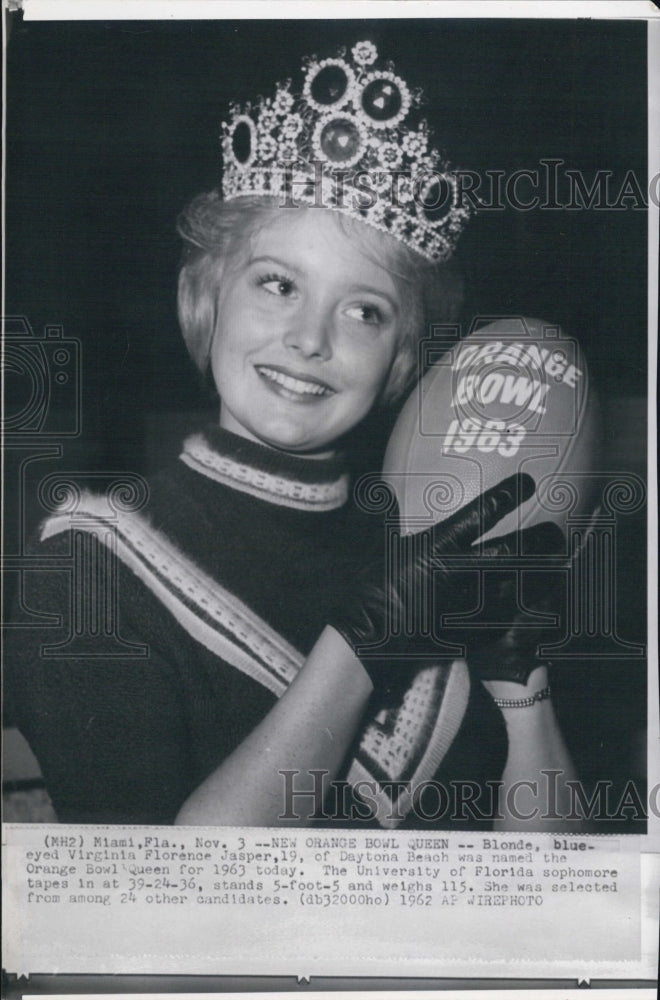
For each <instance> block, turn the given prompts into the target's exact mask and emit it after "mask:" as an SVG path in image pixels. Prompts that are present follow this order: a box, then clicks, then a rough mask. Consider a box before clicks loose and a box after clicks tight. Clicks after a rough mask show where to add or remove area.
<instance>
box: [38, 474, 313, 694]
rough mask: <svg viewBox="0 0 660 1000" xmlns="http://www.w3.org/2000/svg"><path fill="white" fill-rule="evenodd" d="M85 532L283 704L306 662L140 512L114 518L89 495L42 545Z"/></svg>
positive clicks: (56, 520)
mask: <svg viewBox="0 0 660 1000" xmlns="http://www.w3.org/2000/svg"><path fill="white" fill-rule="evenodd" d="M70 529H71V530H74V531H81V530H82V531H85V532H87V533H89V534H93V535H96V536H97V537H99V538H100V540H101V541H103V542H104V543H105V544H107V535H108V530H109V531H110V532H111V533H112V534H111V538H112V539H113V542H114V545H115V547H116V555H117V556H118V558H119V559H121V561H122V562H123V563H124V564H125V565H126V566H128V568H129V569H131V570H132V571H133V572H134V573H135V575H136V576H137V577H138V578H139V579H140V580H141V581H142V582H143V583H144V584H145V586H147V587H148V588H149V589H150V590H151V591H152V593H154V594H155V595H156V597H157V598H158V599H159V600H160V601H161V603H162V604H163V605H164V606H165V607H166V608H167V609H168V610H169V611H170V612H171V614H172V615H173V616H174V617H175V619H176V620H177V621H178V622H179V624H180V625H181V626H182V627H183V628H184V629H185V630H186V632H187V633H188V634H189V635H190V636H192V638H193V639H196V640H197V641H198V642H200V643H202V645H204V646H205V647H206V648H207V649H208V650H210V652H212V653H214V654H215V655H216V656H219V657H221V658H222V659H224V660H226V661H227V662H228V663H230V664H231V665H232V666H233V667H236V669H238V670H240V671H241V672H242V673H244V674H246V675H247V676H249V677H251V678H252V679H253V680H255V681H257V682H258V683H260V684H262V685H263V686H264V687H266V688H267V689H268V690H269V691H272V693H273V694H274V695H276V696H277V697H279V696H280V695H281V694H282V693H283V692H284V691H285V690H286V688H287V686H288V685H289V684H290V683H291V681H292V680H293V678H294V677H295V676H296V674H297V673H298V670H299V669H300V666H301V665H302V662H303V657H302V655H301V654H300V653H299V652H298V651H297V650H296V649H294V647H293V646H291V645H290V644H289V643H288V642H286V640H285V639H283V638H282V637H281V636H280V635H279V634H278V633H277V632H276V631H275V630H274V629H272V628H270V626H269V625H267V623H266V622H264V621H263V619H261V618H260V617H259V616H258V615H255V614H254V612H253V611H251V610H250V608H248V606H247V605H246V604H244V603H243V602H242V601H241V600H239V599H238V598H237V597H235V596H234V595H233V594H231V593H230V592H229V591H228V590H226V589H225V588H224V587H222V586H220V584H218V583H217V582H216V581H215V580H213V579H211V578H210V577H209V576H207V575H206V574H205V573H204V572H203V571H202V570H200V569H199V567H197V566H196V565H195V564H194V563H192V561H191V560H190V559H188V558H187V557H186V556H184V555H183V554H182V553H181V552H180V551H179V550H178V549H177V548H176V546H175V545H173V544H172V542H170V541H169V539H167V538H166V537H165V536H164V535H163V534H161V533H160V532H159V531H158V530H157V529H155V528H153V527H152V526H151V525H150V524H149V522H148V521H147V520H146V519H145V518H144V517H143V516H141V515H140V514H139V513H138V512H136V511H131V512H117V511H116V510H111V508H110V507H109V505H108V503H107V502H106V501H105V500H104V499H103V498H102V497H96V496H93V495H91V494H87V495H84V496H83V497H82V499H81V501H80V503H79V505H78V507H77V510H76V513H75V515H73V516H72V515H70V514H62V515H55V516H54V517H52V518H49V519H48V520H47V521H46V523H45V525H44V527H43V529H42V535H41V538H42V541H44V540H45V539H47V538H51V537H52V536H53V535H56V534H60V533H61V532H64V531H68V530H70Z"/></svg>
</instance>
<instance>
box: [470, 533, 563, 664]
mask: <svg viewBox="0 0 660 1000" xmlns="http://www.w3.org/2000/svg"><path fill="white" fill-rule="evenodd" d="M547 527H553V528H554V527H555V526H554V525H552V526H547ZM557 532H559V529H558V528H557V529H556V531H553V532H550V531H548V537H547V539H546V540H544V538H543V536H542V535H541V534H540V533H538V534H537V537H536V539H535V548H534V551H533V552H531V551H529V550H528V549H527V548H526V547H525V536H526V534H527V533H526V532H522V533H521V535H522V536H523V537H522V539H521V541H522V548H521V551H520V554H521V555H523V556H533V557H534V558H533V559H531V560H528V564H529V563H530V562H531V563H532V564H533V566H534V569H529V568H528V569H525V570H521V568H520V567H518V569H517V570H516V572H517V576H518V580H517V598H516V602H515V603H516V609H515V613H514V615H513V617H512V619H511V624H510V626H509V628H507V629H506V630H505V631H504V632H503V633H502V635H500V636H499V637H498V638H495V639H491V638H490V637H485V638H484V641H482V642H473V643H471V644H470V648H469V651H468V665H469V667H470V670H471V672H472V673H473V674H475V675H476V676H477V677H478V678H479V679H480V680H484V681H496V680H506V681H514V682H516V683H518V684H526V683H527V679H528V677H529V675H530V674H531V672H532V671H533V670H534V669H535V668H536V667H539V666H541V664H543V663H545V664H547V662H548V661H547V658H541V657H539V655H538V650H539V646H540V645H541V644H542V643H545V642H548V641H550V640H551V639H552V637H553V633H554V635H555V637H557V630H558V628H559V623H560V621H561V609H562V607H563V604H564V600H565V594H564V586H563V584H564V580H565V576H564V574H562V573H561V572H557V570H558V568H561V566H564V565H565V564H566V557H565V556H564V557H563V558H561V559H557V554H556V548H555V545H554V538H555V536H556V533H557ZM562 635H563V633H562ZM559 637H560V638H561V636H559Z"/></svg>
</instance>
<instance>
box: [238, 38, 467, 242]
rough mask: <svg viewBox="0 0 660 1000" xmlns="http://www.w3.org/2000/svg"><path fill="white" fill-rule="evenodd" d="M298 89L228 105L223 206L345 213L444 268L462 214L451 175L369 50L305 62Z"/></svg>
mask: <svg viewBox="0 0 660 1000" xmlns="http://www.w3.org/2000/svg"><path fill="white" fill-rule="evenodd" d="M303 73H304V80H303V85H302V90H301V91H300V92H298V93H297V92H295V91H294V90H292V82H291V81H287V82H286V83H283V84H278V85H277V87H276V91H275V96H274V97H272V98H271V97H260V98H258V99H257V101H256V102H255V103H253V104H247V105H245V106H244V107H240V106H239V105H232V106H231V108H230V112H231V117H230V121H229V122H223V125H222V127H223V133H222V149H223V158H224V171H223V179H222V194H223V197H224V198H225V199H226V200H231V199H234V198H240V197H243V196H245V195H252V196H269V197H275V198H277V199H278V201H279V203H280V204H282V205H288V206H296V205H298V206H316V207H325V208H331V209H334V210H335V211H339V212H343V213H345V214H346V215H348V216H351V217H352V218H355V219H359V220H361V221H362V222H365V223H367V224H368V225H370V226H372V227H374V228H375V229H378V230H380V231H381V232H386V233H389V234H390V235H391V236H394V237H395V238H396V239H398V240H401V241H402V242H403V243H405V244H406V245H407V246H409V247H411V249H413V250H415V251H417V253H420V254H422V255H423V256H424V257H426V258H427V259H429V260H437V261H440V260H447V259H448V258H449V257H450V256H451V255H452V253H453V251H454V248H455V246H456V242H457V240H458V237H459V236H460V233H461V231H462V229H463V226H464V225H465V223H466V221H467V219H468V216H469V210H468V208H467V207H466V206H463V205H462V204H461V203H460V197H459V196H460V189H459V185H458V182H457V178H456V176H455V175H454V174H453V173H452V171H451V168H450V166H449V164H448V163H447V162H446V161H445V160H444V159H443V158H442V156H441V154H440V153H439V152H438V150H436V149H433V148H432V147H431V144H430V143H431V135H430V131H429V128H428V125H427V123H426V121H424V120H423V119H421V118H420V117H419V115H418V111H417V109H418V108H419V106H420V103H421V96H422V95H421V91H413V90H411V88H409V87H408V85H407V84H406V83H405V82H404V81H403V80H402V79H401V77H399V76H397V75H396V73H395V72H394V66H393V65H392V64H391V63H386V64H385V65H380V60H379V59H378V52H377V50H376V47H375V45H373V43H372V42H369V41H364V42H358V44H357V45H355V46H354V47H353V48H352V50H351V56H350V57H348V56H347V55H346V52H345V50H341V51H340V52H339V54H338V55H337V56H336V57H335V58H330V59H321V60H319V59H317V57H316V56H312V57H310V58H309V59H306V60H305V61H304V63H303Z"/></svg>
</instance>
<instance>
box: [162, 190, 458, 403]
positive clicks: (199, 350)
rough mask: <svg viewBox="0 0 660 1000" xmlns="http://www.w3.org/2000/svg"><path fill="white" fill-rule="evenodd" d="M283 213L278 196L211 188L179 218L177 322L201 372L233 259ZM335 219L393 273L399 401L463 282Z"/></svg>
mask: <svg viewBox="0 0 660 1000" xmlns="http://www.w3.org/2000/svg"><path fill="white" fill-rule="evenodd" d="M280 211H281V209H280V208H279V207H278V205H277V202H276V200H275V199H272V198H264V197H247V196H246V197H243V198H239V199H236V200H233V201H223V200H222V198H221V197H220V195H219V193H218V192H217V191H211V192H209V193H205V194H200V195H198V196H197V197H196V198H194V199H193V200H192V201H191V202H190V204H189V205H188V206H187V207H186V208H185V209H184V211H183V212H182V213H181V215H180V216H179V219H178V224H177V228H178V231H179V234H180V236H181V237H182V239H183V241H184V254H183V261H182V265H181V270H180V272H179V291H178V310H179V323H180V325H181V330H182V333H183V337H184V340H185V342H186V346H187V347H188V352H189V354H190V356H191V357H192V359H193V361H194V362H195V364H196V365H197V367H198V368H199V370H200V371H201V372H202V373H204V372H206V370H207V369H208V366H209V362H210V354H211V345H212V342H213V335H214V333H215V329H216V324H217V305H218V298H219V292H220V287H221V285H222V281H223V276H224V273H225V271H226V267H227V263H228V261H230V260H232V259H233V258H234V255H238V254H240V253H241V252H242V251H243V250H244V247H245V244H246V242H247V241H248V240H249V239H250V237H251V236H253V235H254V234H255V233H256V232H257V231H258V230H259V228H260V227H261V226H263V225H265V224H267V223H268V222H269V221H271V220H272V219H273V217H274V215H275V213H277V212H280ZM308 211H315V209H308ZM316 211H330V210H329V209H316ZM333 217H334V218H335V219H336V220H337V225H338V226H340V227H341V228H342V229H343V230H344V231H345V232H346V233H347V234H348V235H350V237H351V239H352V240H353V241H358V242H359V245H360V250H361V251H362V252H363V253H364V254H365V256H366V257H369V258H370V259H371V260H372V261H374V262H375V263H377V264H379V265H381V266H382V267H385V268H386V269H387V270H388V271H389V272H390V273H391V274H392V277H393V279H394V281H395V284H396V285H397V290H398V291H399V294H400V296H401V300H402V316H403V321H402V324H401V329H400V334H399V349H398V351H397V353H396V355H395V358H394V360H393V362H392V367H391V369H390V373H389V377H388V380H387V382H386V384H385V386H384V387H383V390H382V393H381V398H380V402H381V403H383V404H393V403H395V402H397V400H399V399H400V398H401V397H402V396H403V395H404V394H405V393H406V391H407V390H408V389H409V388H410V387H411V385H412V384H413V383H414V381H415V378H416V377H417V375H418V374H421V373H418V372H417V345H418V342H419V340H420V339H421V338H422V337H423V336H424V335H425V333H426V331H427V329H429V325H430V324H431V323H433V322H435V323H440V322H452V321H454V320H455V319H456V318H457V315H458V312H459V310H460V304H461V300H462V284H461V282H460V278H459V277H458V275H457V274H456V273H455V271H454V270H453V269H452V268H450V266H449V265H447V264H432V263H429V262H428V261H426V260H424V258H422V257H420V256H419V255H418V254H416V253H414V251H412V250H410V249H408V247H406V246H405V245H404V244H403V243H399V242H398V241H396V240H395V239H394V238H392V237H388V236H387V235H382V236H381V234H379V233H377V231H376V230H374V229H373V228H371V227H369V226H367V225H365V224H363V223H362V222H360V221H357V220H353V219H351V218H349V217H347V216H344V215H342V214H341V213H339V212H334V213H333ZM374 237H375V238H374Z"/></svg>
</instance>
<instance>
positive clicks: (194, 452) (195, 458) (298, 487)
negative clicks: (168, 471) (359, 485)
mask: <svg viewBox="0 0 660 1000" xmlns="http://www.w3.org/2000/svg"><path fill="white" fill-rule="evenodd" d="M179 457H180V458H181V461H183V462H185V464H186V465H188V466H189V467H190V468H191V469H194V470H195V471H196V472H199V473H200V474H201V475H203V476H207V477H208V478H209V479H213V480H215V481H216V482H220V483H223V485H225V486H230V487H231V488H232V489H235V490H240V491H241V492H243V493H249V494H250V495H252V496H256V497H259V499H261V500H266V501H268V502H269V503H274V504H279V505H281V506H285V507H295V508H296V509H298V510H314V511H327V510H334V509H335V508H337V507H341V506H342V505H343V504H344V503H346V500H347V498H348V482H349V480H348V473H347V472H346V467H345V462H344V458H343V456H342V455H335V456H332V457H331V458H327V459H314V458H306V457H305V456H303V455H291V454H288V453H287V452H282V451H278V450H277V449H275V448H268V447H267V446H266V445H262V444H259V443H257V442H256V441H250V440H249V439H248V438H243V437H240V436H239V435H238V434H234V433H232V432H231V431H227V430H225V429H224V428H222V427H217V426H215V425H213V424H212V425H209V426H208V427H206V428H205V430H204V431H203V432H202V433H200V434H193V435H191V436H190V437H189V438H186V440H185V442H184V444H183V452H182V454H181V455H180V456H179Z"/></svg>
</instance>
